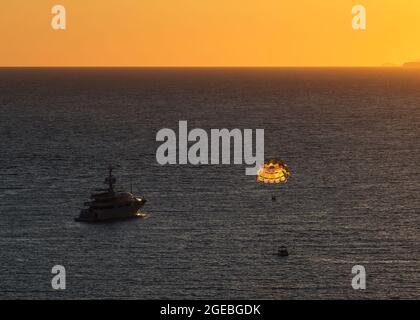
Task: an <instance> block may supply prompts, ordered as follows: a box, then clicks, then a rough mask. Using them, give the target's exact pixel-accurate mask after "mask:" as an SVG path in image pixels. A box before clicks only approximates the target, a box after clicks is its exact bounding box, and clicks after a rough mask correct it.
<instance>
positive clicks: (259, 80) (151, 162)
mask: <svg viewBox="0 0 420 320" xmlns="http://www.w3.org/2000/svg"><path fill="white" fill-rule="evenodd" d="M179 120H188V126H189V128H191V129H192V128H196V127H199V128H203V129H206V130H209V129H211V128H229V129H232V128H240V129H244V128H253V129H255V128H263V129H265V149H266V156H275V157H279V158H281V159H284V160H285V161H286V162H287V163H288V165H289V166H290V168H291V169H292V172H293V176H292V177H291V179H290V180H289V182H288V184H286V185H284V186H280V187H279V186H276V187H273V188H271V189H270V188H263V187H262V186H261V185H258V184H257V183H256V182H255V178H254V177H250V176H246V175H245V174H244V172H245V166H241V165H236V166H233V165H232V166H227V165H220V166H191V165H186V166H164V167H162V166H159V165H158V164H157V163H156V160H155V152H156V149H157V147H158V146H159V144H158V143H157V142H156V141H155V137H156V133H157V131H158V130H159V129H161V128H166V127H167V128H173V129H175V130H177V126H178V121H179ZM0 132H1V135H0V137H1V139H0V298H60V299H61V298H133V299H152V298H171V299H175V298H178V299H183V298H209V299H213V298H220V299H225V298H232V299H233V298H255V299H286V298H290V299H303V298H311V299H312V298H321V299H330V298H358V299H359V298H361V299H364V298H397V297H399V298H420V196H419V189H420V188H419V187H420V165H419V161H420V71H416V70H403V69H212V70H211V69H108V70H106V69H84V70H80V69H50V70H48V69H21V70H18V69H0ZM109 164H114V165H118V166H119V167H118V168H117V169H116V171H115V175H116V176H117V178H118V183H119V186H121V188H126V189H129V186H130V183H133V186H134V191H136V192H138V193H139V194H141V195H144V196H145V197H146V199H147V200H148V203H147V204H146V206H145V207H144V211H146V212H147V213H148V218H147V219H140V220H128V221H122V222H116V223H104V224H81V223H76V222H74V221H73V218H74V217H75V216H77V215H78V213H79V210H80V208H81V207H82V204H83V202H84V201H86V200H88V197H89V195H90V193H91V191H92V190H93V189H94V188H96V187H100V186H101V184H102V180H103V178H104V176H105V175H106V174H107V169H106V168H107V166H108V165H109ZM272 193H275V194H276V195H277V198H278V201H277V202H275V203H272V202H271V200H270V195H271V194H272ZM280 245H287V246H288V248H289V252H290V256H289V257H288V258H285V259H283V258H279V257H277V256H275V255H274V254H273V253H274V252H275V251H276V249H277V247H278V246H280ZM56 264H61V265H64V266H65V267H66V271H67V289H66V290H65V291H61V292H57V291H54V290H52V289H51V283H50V281H51V278H52V275H51V268H52V266H54V265H56ZM355 264H362V265H364V266H365V268H366V272H367V290H365V291H364V292H360V291H354V290H353V289H352V287H351V279H352V274H351V269H352V267H353V265H355Z"/></svg>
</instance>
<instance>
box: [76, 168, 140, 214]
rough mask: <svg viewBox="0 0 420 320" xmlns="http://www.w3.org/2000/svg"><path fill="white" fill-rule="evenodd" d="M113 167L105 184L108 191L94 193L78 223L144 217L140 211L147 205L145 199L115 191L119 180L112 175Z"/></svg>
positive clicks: (81, 212) (100, 190)
mask: <svg viewBox="0 0 420 320" xmlns="http://www.w3.org/2000/svg"><path fill="white" fill-rule="evenodd" d="M112 170H113V168H112V167H109V175H108V177H107V178H106V179H105V181H104V183H105V184H107V185H108V189H97V190H96V191H99V192H100V193H93V194H92V195H91V196H90V198H91V199H92V201H89V202H85V206H87V208H85V209H82V210H81V211H80V215H79V217H77V218H75V221H78V222H99V221H108V220H115V219H125V218H135V217H142V216H144V214H142V213H140V212H139V209H140V208H141V207H142V206H143V205H144V204H145V203H146V200H145V199H144V198H143V197H138V196H135V195H134V194H133V193H132V192H121V191H115V190H114V185H115V183H116V182H117V179H116V178H115V177H114V176H113V175H112Z"/></svg>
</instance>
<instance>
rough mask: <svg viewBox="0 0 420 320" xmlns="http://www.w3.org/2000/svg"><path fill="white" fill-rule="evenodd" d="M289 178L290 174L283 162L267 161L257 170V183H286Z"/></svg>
mask: <svg viewBox="0 0 420 320" xmlns="http://www.w3.org/2000/svg"><path fill="white" fill-rule="evenodd" d="M290 176H291V172H290V170H289V168H288V167H287V165H286V163H284V161H282V160H277V159H268V160H265V161H264V164H263V165H262V166H261V167H260V169H259V170H258V173H257V181H258V182H261V183H268V184H276V183H286V182H287V179H289V177H290Z"/></svg>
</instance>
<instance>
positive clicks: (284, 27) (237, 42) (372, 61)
mask: <svg viewBox="0 0 420 320" xmlns="http://www.w3.org/2000/svg"><path fill="white" fill-rule="evenodd" d="M55 4H61V5H64V6H65V8H66V10H67V30H65V31H57V30H53V29H52V28H51V25H50V23H51V18H52V16H53V15H52V13H51V8H52V6H53V5H55ZM356 4H363V5H364V6H365V7H366V9H367V30H366V31H355V30H353V29H352V24H351V22H352V17H353V15H352V12H351V9H352V7H353V6H354V5H356ZM0 39H1V44H0V66H378V65H382V64H383V63H387V62H389V63H396V64H402V63H404V62H406V61H413V60H414V61H415V60H419V59H420V41H419V39H420V0H357V1H354V0H293V1H291V0H287V1H286V0H57V1H50V0H0Z"/></svg>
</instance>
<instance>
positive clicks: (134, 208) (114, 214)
mask: <svg viewBox="0 0 420 320" xmlns="http://www.w3.org/2000/svg"><path fill="white" fill-rule="evenodd" d="M142 205H143V204H137V205H131V206H127V207H121V208H112V209H83V210H82V211H81V212H80V216H79V217H76V218H75V219H74V220H75V221H77V222H100V221H109V220H118V219H128V218H139V217H142V216H143V214H141V213H139V209H140V207H142Z"/></svg>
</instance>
